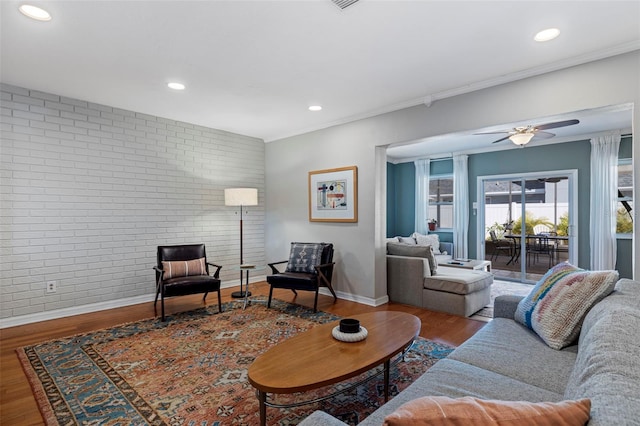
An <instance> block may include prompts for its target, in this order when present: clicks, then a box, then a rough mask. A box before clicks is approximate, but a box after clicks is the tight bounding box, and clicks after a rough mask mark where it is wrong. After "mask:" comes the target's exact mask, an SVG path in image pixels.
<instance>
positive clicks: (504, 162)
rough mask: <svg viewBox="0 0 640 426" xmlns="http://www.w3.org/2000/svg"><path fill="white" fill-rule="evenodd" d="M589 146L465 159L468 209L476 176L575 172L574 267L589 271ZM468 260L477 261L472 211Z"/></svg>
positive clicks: (531, 149) (524, 150)
mask: <svg viewBox="0 0 640 426" xmlns="http://www.w3.org/2000/svg"><path fill="white" fill-rule="evenodd" d="M590 158H591V144H590V143H589V141H577V142H567V143H562V144H557V145H545V146H535V145H534V146H531V145H529V146H526V147H524V148H518V149H510V150H507V151H497V152H488V153H482V154H476V155H470V156H469V205H470V206H472V205H473V203H474V202H476V201H478V200H477V191H476V187H477V180H478V179H477V178H478V176H489V175H502V174H518V173H532V172H544V171H551V170H568V169H577V170H578V212H579V214H580V217H579V218H578V235H579V242H578V266H580V267H582V268H589V256H590V254H589V187H590V180H591V179H590V176H591V172H590V161H591V159H590ZM469 215H470V216H469V217H470V218H471V220H470V221H469V222H470V223H469V256H470V257H473V258H475V257H477V250H476V244H477V241H476V233H477V231H478V230H477V223H476V216H475V215H473V210H471V211H470V212H469Z"/></svg>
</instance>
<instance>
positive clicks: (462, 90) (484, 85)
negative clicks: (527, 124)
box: [264, 40, 640, 143]
mask: <svg viewBox="0 0 640 426" xmlns="http://www.w3.org/2000/svg"><path fill="white" fill-rule="evenodd" d="M636 50H640V40H634V41H631V42H628V43H624V44H621V45H617V46H613V47H611V48H608V49H603V50H599V51H596V52H590V53H587V54H584V55H578V56H572V57H570V58H566V59H563V60H560V61H556V62H553V63H550V64H546V65H542V66H539V67H534V68H530V69H527V70H524V71H519V72H516V73H511V74H505V75H501V76H499V77H496V78H490V79H487V80H482V81H478V82H475V83H471V84H468V85H465V86H460V87H457V88H454V89H449V90H444V91H441V92H437V93H432V94H427V95H424V96H421V97H419V98H414V99H409V100H406V101H403V102H399V103H395V104H392V105H387V106H383V107H380V108H376V109H373V110H370V111H367V112H364V113H362V114H356V115H352V116H349V117H345V118H342V119H339V120H335V121H331V122H327V123H324V124H320V125H317V126H310V127H306V128H302V129H299V130H297V131H294V132H289V133H286V134H282V135H278V136H273V137H268V138H264V141H265V143H269V142H274V141H277V140H280V139H285V138H289V137H293V136H297V135H302V134H305V133H310V132H314V131H316V130H322V129H327V128H329V127H334V126H339V125H342V124H347V123H351V122H354V121H358V120H364V119H366V118H371V117H375V116H377V115H382V114H387V113H390V112H394V111H399V110H401V109H405V108H411V107H414V106H418V105H423V106H426V107H430V106H431V104H432V103H434V102H437V101H438V100H440V99H446V98H451V97H454V96H458V95H463V94H466V93H471V92H475V91H478V90H482V89H488V88H490V87H495V86H500V85H502V84H507V83H511V82H514V81H518V80H523V79H526V78H530V77H535V76H538V75H542V74H546V73H550V72H553V71H559V70H562V69H566V68H571V67H574V66H577V65H582V64H586V63H589V62H595V61H598V60H601V59H606V58H610V57H613V56H618V55H622V54H625V53H629V52H633V51H636ZM427 103H428V105H427Z"/></svg>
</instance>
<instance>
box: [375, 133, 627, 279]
mask: <svg viewBox="0 0 640 426" xmlns="http://www.w3.org/2000/svg"><path fill="white" fill-rule="evenodd" d="M632 145H633V141H632V138H631V137H625V138H623V139H622V141H621V142H620V151H619V154H618V156H619V158H631V157H632V149H633V147H632ZM590 157H591V144H590V142H589V141H588V140H584V141H576V142H567V143H562V144H557V145H545V146H535V145H534V146H531V145H529V146H527V147H524V148H519V149H511V150H507V151H497V152H490V153H482V154H474V155H470V156H469V206H473V203H474V202H476V201H477V192H476V186H477V178H478V176H488V175H502V174H516V173H530V172H539V171H551V170H568V169H577V170H578V211H579V214H580V217H579V218H578V232H579V243H578V266H580V267H582V268H589V265H590V259H589V257H590V253H589V235H590V234H589V199H590V198H589V192H590V181H591V179H590V177H591V172H590V162H591V158H590ZM389 170H391V173H390V172H389ZM452 173H453V161H452V160H444V161H435V162H432V163H431V174H432V175H436V174H452ZM387 185H388V187H387V197H388V198H387V208H388V212H387V236H388V237H393V236H396V235H403V236H407V235H409V234H411V233H412V232H413V231H414V224H415V167H414V165H413V163H401V164H388V165H387ZM389 188H391V189H389ZM392 194H393V195H392ZM473 213H474V212H473V209H471V211H470V212H469V217H470V223H469V256H470V257H477V250H476V243H477V241H476V234H477V224H476V216H475V215H474V214H473ZM391 216H392V217H393V218H394V219H393V220H394V222H393V223H390V220H389V217H391ZM437 233H438V234H439V235H440V239H441V240H442V241H453V235H452V233H450V232H437ZM631 246H632V241H631V240H618V254H617V258H618V262H617V269H618V271H619V272H620V276H621V277H626V278H631V277H632V274H633V271H632V265H633V263H632V258H631V251H632V249H631Z"/></svg>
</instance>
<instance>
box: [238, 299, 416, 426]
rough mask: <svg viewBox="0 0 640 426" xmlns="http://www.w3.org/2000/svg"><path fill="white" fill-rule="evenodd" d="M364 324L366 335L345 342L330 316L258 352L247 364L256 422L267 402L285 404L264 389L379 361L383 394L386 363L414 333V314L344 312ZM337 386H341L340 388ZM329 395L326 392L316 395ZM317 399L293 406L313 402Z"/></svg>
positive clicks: (307, 386) (298, 387) (313, 385)
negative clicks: (338, 337) (334, 333)
mask: <svg viewBox="0 0 640 426" xmlns="http://www.w3.org/2000/svg"><path fill="white" fill-rule="evenodd" d="M350 318H356V319H358V320H360V325H361V326H362V327H364V328H366V329H367V331H368V336H367V338H366V339H364V340H362V341H359V342H353V343H347V342H342V341H339V340H336V339H334V338H333V336H332V335H331V331H332V330H333V328H334V327H336V326H337V325H338V324H339V321H334V322H331V323H327V324H322V325H319V326H316V327H314V328H312V329H311V330H308V331H306V332H304V333H301V334H298V335H297V336H294V337H292V338H290V339H287V340H285V341H284V342H282V343H279V344H278V345H276V346H274V347H273V348H271V349H269V350H268V351H266V352H265V353H264V354H262V355H260V356H259V357H258V358H256V360H255V361H254V362H253V364H251V366H250V367H249V373H248V376H249V382H250V383H251V384H252V385H253V387H255V388H256V389H257V390H258V400H259V402H260V424H261V425H265V424H266V414H267V411H266V408H267V406H271V407H279V408H285V407H287V405H277V404H272V403H269V402H268V401H267V394H268V393H280V394H290V393H295V392H305V391H309V390H312V389H318V388H321V387H324V386H328V385H332V384H335V383H338V382H342V381H344V380H347V379H349V378H351V377H354V376H357V375H359V374H361V373H364V372H366V371H369V370H371V369H373V368H375V367H377V366H378V365H380V364H384V370H383V371H384V397H385V401H387V400H388V399H389V367H390V360H391V358H393V357H394V355H397V354H399V353H400V352H403V350H405V349H408V348H409V347H410V345H411V344H412V343H413V341H414V340H415V338H416V337H417V336H418V333H420V320H419V319H418V318H417V317H415V316H414V315H411V314H407V313H405V312H396V311H382V312H372V313H367V314H361V315H354V316H350ZM341 392H344V390H343V391H341ZM331 396H333V394H332V395H328V396H327V397H323V398H321V399H320V400H322V399H326V398H329V397H331ZM316 401H318V399H316V400H313V401H308V402H305V403H297V404H295V405H289V406H298V405H303V404H308V403H311V402H316Z"/></svg>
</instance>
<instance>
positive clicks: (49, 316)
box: [0, 275, 266, 329]
mask: <svg viewBox="0 0 640 426" xmlns="http://www.w3.org/2000/svg"><path fill="white" fill-rule="evenodd" d="M264 280H266V276H264V275H263V276H257V277H250V278H249V283H254V282H260V281H264ZM239 285H240V280H239V279H237V280H232V281H225V282H224V284H223V285H222V286H221V288H229V287H238V286H239ZM154 298H155V294H154V293H151V294H143V295H141V296H134V297H128V298H125V299H116V300H109V301H106V302H98V303H91V304H89V305H82V306H73V307H70V308H64V309H56V310H54V311H46V312H38V313H35V314H29V315H20V316H17V317H11V318H1V319H0V329H3V328H8V327H16V326H19V325H25V324H32V323H34V322H40V321H49V320H53V319H58V318H65V317H71V316H74V315H81V314H88V313H91V312H98V311H106V310H107V309H115V308H122V307H124V306H131V305H137V304H139V303H147V302H153V299H154Z"/></svg>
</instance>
